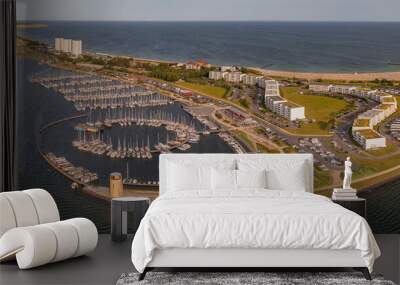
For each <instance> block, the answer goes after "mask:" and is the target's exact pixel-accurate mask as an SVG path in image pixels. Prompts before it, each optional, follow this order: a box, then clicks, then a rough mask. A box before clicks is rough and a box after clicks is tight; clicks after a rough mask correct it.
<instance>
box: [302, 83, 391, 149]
mask: <svg viewBox="0 0 400 285" xmlns="http://www.w3.org/2000/svg"><path fill="white" fill-rule="evenodd" d="M309 88H310V90H311V91H314V92H321V93H327V92H330V93H339V94H345V95H351V96H356V97H359V98H364V99H370V100H373V101H375V102H378V103H380V105H378V106H376V107H374V108H372V109H370V110H368V111H366V112H364V113H362V114H360V115H358V116H357V118H356V119H355V120H354V121H353V126H352V135H353V138H354V140H355V141H357V142H358V143H359V144H360V145H362V146H363V147H364V148H365V149H371V148H380V147H385V146H386V138H385V137H384V136H382V135H380V134H379V133H377V132H376V131H374V130H373V127H374V126H376V125H377V124H379V123H380V122H382V121H383V120H385V119H386V118H387V117H389V116H390V115H392V114H393V113H394V112H396V110H397V101H396V98H394V97H393V96H392V95H391V94H388V93H384V92H380V91H378V90H373V89H369V88H363V87H356V86H348V85H327V84H311V85H310V86H309Z"/></svg>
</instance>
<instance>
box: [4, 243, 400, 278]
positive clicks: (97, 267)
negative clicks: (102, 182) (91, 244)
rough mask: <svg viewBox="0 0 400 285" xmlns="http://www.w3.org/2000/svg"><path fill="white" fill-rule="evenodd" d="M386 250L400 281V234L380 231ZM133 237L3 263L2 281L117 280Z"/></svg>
mask: <svg viewBox="0 0 400 285" xmlns="http://www.w3.org/2000/svg"><path fill="white" fill-rule="evenodd" d="M375 238H376V240H377V242H378V244H379V247H380V248H381V251H382V257H380V258H379V259H378V260H377V261H376V263H375V272H376V273H380V274H383V275H384V276H385V278H386V279H389V280H392V281H394V282H395V283H400V235H376V236H375ZM130 246H131V238H130V239H128V240H127V241H125V242H121V243H114V242H111V240H110V236H109V235H100V236H99V244H98V246H97V249H96V250H95V251H94V252H93V253H91V254H90V255H89V256H83V257H78V258H75V259H72V260H67V261H63V262H59V263H54V264H49V265H46V266H42V267H39V268H36V269H31V270H19V269H18V267H17V265H16V263H15V262H8V263H4V264H1V265H0V284H1V285H9V284H38V285H39V284H41V285H42V284H99V285H100V284H115V283H116V281H117V280H118V278H119V276H120V275H121V274H122V273H124V272H132V271H134V268H133V265H132V263H131V261H130Z"/></svg>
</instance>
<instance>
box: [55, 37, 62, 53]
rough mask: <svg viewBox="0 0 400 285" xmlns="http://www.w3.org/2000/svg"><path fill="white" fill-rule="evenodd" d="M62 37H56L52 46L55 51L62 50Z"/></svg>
mask: <svg viewBox="0 0 400 285" xmlns="http://www.w3.org/2000/svg"><path fill="white" fill-rule="evenodd" d="M63 41H64V39H63V38H56V39H55V43H54V48H55V50H56V51H62V43H63Z"/></svg>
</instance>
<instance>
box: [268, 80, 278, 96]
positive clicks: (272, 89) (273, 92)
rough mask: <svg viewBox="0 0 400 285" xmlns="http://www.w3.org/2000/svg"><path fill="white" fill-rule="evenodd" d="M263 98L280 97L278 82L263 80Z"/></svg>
mask: <svg viewBox="0 0 400 285" xmlns="http://www.w3.org/2000/svg"><path fill="white" fill-rule="evenodd" d="M264 84H265V96H280V95H281V93H280V92H279V82H278V81H276V80H265V81H264Z"/></svg>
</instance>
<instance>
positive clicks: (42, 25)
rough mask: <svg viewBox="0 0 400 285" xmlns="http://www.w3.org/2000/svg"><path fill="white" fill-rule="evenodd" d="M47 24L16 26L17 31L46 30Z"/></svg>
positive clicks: (21, 24)
mask: <svg viewBox="0 0 400 285" xmlns="http://www.w3.org/2000/svg"><path fill="white" fill-rule="evenodd" d="M47 27H48V25H47V24H40V23H30V24H29V23H19V24H17V29H44V28H47Z"/></svg>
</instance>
